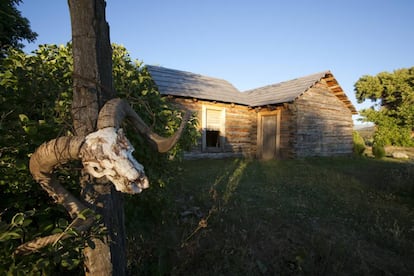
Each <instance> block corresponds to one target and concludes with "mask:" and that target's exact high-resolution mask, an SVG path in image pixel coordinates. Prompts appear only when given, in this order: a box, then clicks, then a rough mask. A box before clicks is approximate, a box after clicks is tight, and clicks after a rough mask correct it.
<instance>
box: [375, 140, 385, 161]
mask: <svg viewBox="0 0 414 276" xmlns="http://www.w3.org/2000/svg"><path fill="white" fill-rule="evenodd" d="M372 154H373V155H374V156H375V158H377V159H381V158H384V157H385V148H384V146H383V145H382V144H380V143H374V144H373V145H372Z"/></svg>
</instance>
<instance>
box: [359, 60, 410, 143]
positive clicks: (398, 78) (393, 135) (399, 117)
mask: <svg viewBox="0 0 414 276" xmlns="http://www.w3.org/2000/svg"><path fill="white" fill-rule="evenodd" d="M413 80H414V67H412V68H408V69H399V70H395V71H394V72H392V73H389V72H382V73H379V74H378V75H376V76H363V77H361V78H360V79H359V80H358V81H357V82H356V83H355V92H356V97H357V100H358V102H359V103H362V102H364V101H366V100H371V101H374V102H377V103H378V105H377V106H373V107H372V108H370V109H364V110H362V111H360V113H361V115H362V116H363V117H364V121H368V122H374V123H375V124H376V125H377V127H378V130H377V133H376V135H375V137H374V139H376V141H377V142H379V143H380V144H382V145H400V146H412V145H414V141H413V139H412V138H410V136H411V131H412V130H414V81H413Z"/></svg>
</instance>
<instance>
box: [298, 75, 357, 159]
mask: <svg viewBox="0 0 414 276" xmlns="http://www.w3.org/2000/svg"><path fill="white" fill-rule="evenodd" d="M294 106H295V107H294V108H291V109H292V110H293V114H294V115H293V116H294V117H295V120H296V133H295V137H294V139H293V140H292V143H293V147H294V150H295V155H296V156H297V157H305V156H338V155H350V154H351V153H352V147H353V140H352V130H353V121H352V114H351V111H350V110H349V109H348V108H347V107H346V106H345V104H344V103H343V102H342V101H341V100H339V99H338V98H337V97H336V96H335V95H334V94H333V93H331V92H330V91H329V88H328V87H327V86H326V85H325V84H324V83H318V84H316V85H315V86H314V87H312V88H310V89H309V90H308V91H307V92H305V93H304V94H303V95H302V96H300V97H299V98H298V99H297V100H296V101H295V103H294Z"/></svg>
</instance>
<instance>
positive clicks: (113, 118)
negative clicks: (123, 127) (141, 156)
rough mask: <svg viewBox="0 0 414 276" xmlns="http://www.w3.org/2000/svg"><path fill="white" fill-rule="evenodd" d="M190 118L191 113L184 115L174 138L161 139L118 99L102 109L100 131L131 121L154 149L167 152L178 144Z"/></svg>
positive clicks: (99, 122)
mask: <svg viewBox="0 0 414 276" xmlns="http://www.w3.org/2000/svg"><path fill="white" fill-rule="evenodd" d="M189 117H190V114H189V113H186V114H185V115H184V117H183V120H182V122H181V125H180V127H179V128H178V130H177V131H176V132H175V133H174V135H173V136H171V137H168V138H165V137H161V136H159V135H157V134H156V133H154V132H152V131H151V129H150V128H149V127H148V126H147V125H146V124H145V123H144V121H143V120H142V119H141V118H140V117H139V116H138V114H137V113H136V112H135V110H133V109H132V107H131V106H130V105H129V104H128V103H127V102H126V101H124V100H122V99H119V98H117V99H112V100H110V101H108V102H107V103H106V104H105V105H104V106H103V107H102V109H101V111H100V112H99V118H98V129H102V128H105V127H115V128H119V127H120V124H121V123H122V121H123V120H124V119H129V121H130V122H131V123H132V126H133V127H134V129H135V130H136V131H137V132H139V133H140V134H142V135H144V137H145V138H146V139H147V140H148V141H149V142H150V143H151V144H152V146H153V147H154V148H156V149H157V150H158V151H159V152H167V151H169V150H170V149H171V148H172V147H173V146H174V145H175V144H176V143H177V141H178V139H179V138H180V136H181V133H182V131H183V129H184V126H185V124H186V123H187V121H188V119H189Z"/></svg>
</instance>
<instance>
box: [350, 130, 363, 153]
mask: <svg viewBox="0 0 414 276" xmlns="http://www.w3.org/2000/svg"><path fill="white" fill-rule="evenodd" d="M352 138H353V141H354V148H353V151H354V154H355V155H358V156H361V155H362V154H363V153H364V151H365V141H364V138H362V136H361V135H360V134H359V132H358V131H354V132H352Z"/></svg>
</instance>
